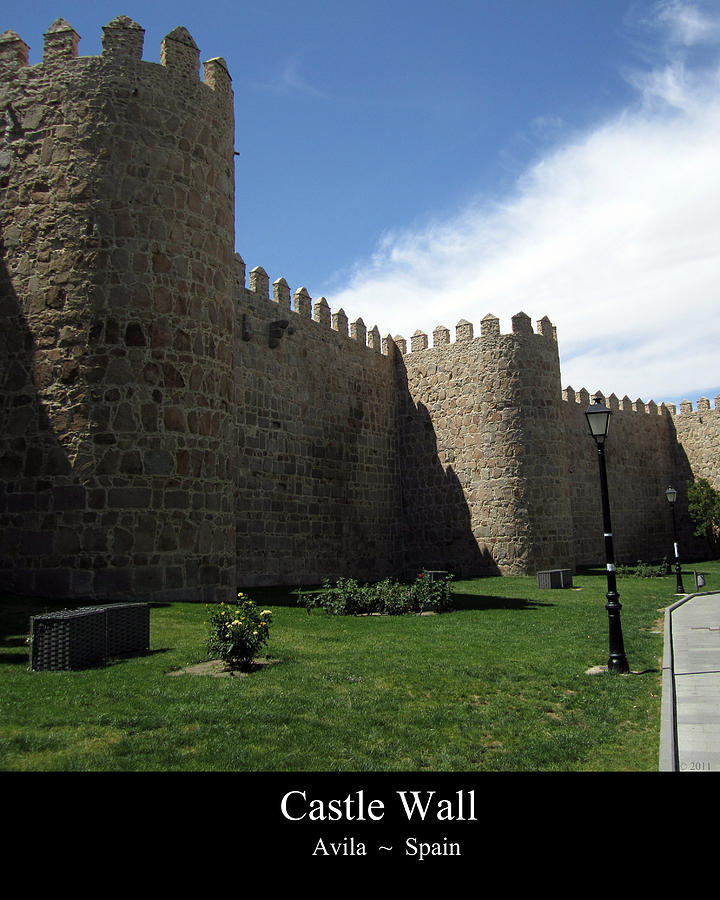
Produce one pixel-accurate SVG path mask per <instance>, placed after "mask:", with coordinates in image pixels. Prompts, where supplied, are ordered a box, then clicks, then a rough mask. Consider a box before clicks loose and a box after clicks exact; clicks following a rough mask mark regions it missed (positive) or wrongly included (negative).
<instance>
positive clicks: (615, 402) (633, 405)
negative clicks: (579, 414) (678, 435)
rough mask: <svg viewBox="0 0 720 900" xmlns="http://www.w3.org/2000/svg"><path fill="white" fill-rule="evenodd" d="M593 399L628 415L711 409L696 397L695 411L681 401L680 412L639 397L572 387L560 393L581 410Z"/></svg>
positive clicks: (718, 400) (718, 402) (717, 404)
mask: <svg viewBox="0 0 720 900" xmlns="http://www.w3.org/2000/svg"><path fill="white" fill-rule="evenodd" d="M594 397H600V398H601V399H602V401H603V403H604V404H605V405H606V406H607V408H608V409H609V410H612V411H613V412H629V413H646V414H648V415H660V416H662V415H664V414H666V413H667V414H668V415H671V416H690V415H693V414H699V413H703V412H707V411H709V410H710V409H711V406H710V400H708V399H707V398H706V397H698V400H697V410H693V404H692V401H691V400H683V401H682V403H681V404H680V410H679V411H678V408H677V406H676V405H675V404H674V403H665V402H662V403H660V404H659V405H658V404H657V403H656V402H655V401H654V400H648V401H647V402H645V401H644V400H642V399H640V398H639V397H638V398H637V399H636V400H631V399H630V398H629V397H628V396H627V394H626V395H625V396H624V397H622V399H618V397H617V395H616V394H607V395H606V394H603V392H602V391H593V393H592V394H590V393H589V392H588V391H587V390H586V389H585V388H582V389H581V390H579V391H575V390H574V389H573V388H572V387H570V386H568V387H566V388H565V389H564V390H563V392H562V398H563V400H564V401H566V402H567V403H578V404H580V406H582V407H583V409H586V408H587V407H588V406H589V405H590V402H591V400H592V399H593V398H594ZM714 409H715V410H718V411H720V394H718V396H717V397H715V400H714Z"/></svg>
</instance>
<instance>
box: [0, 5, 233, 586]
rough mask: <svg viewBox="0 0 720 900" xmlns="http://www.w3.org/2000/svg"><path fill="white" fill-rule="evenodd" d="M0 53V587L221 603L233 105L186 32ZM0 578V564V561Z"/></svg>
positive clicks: (7, 44) (115, 34)
mask: <svg viewBox="0 0 720 900" xmlns="http://www.w3.org/2000/svg"><path fill="white" fill-rule="evenodd" d="M143 35H144V32H143V30H142V29H141V28H140V26H138V25H136V24H135V23H134V22H131V21H130V20H129V19H126V18H124V17H121V18H120V19H116V20H114V21H113V22H111V23H109V25H107V26H106V27H105V28H104V34H103V52H102V55H101V56H100V57H84V58H83V57H78V56H77V48H78V36H77V35H76V34H75V32H74V31H73V29H72V28H71V27H70V26H69V25H68V24H67V23H66V22H64V21H63V20H59V21H58V22H56V23H55V24H54V25H53V26H52V27H51V28H50V30H49V31H48V33H47V34H46V36H45V51H44V56H43V61H42V62H41V63H39V64H37V65H34V66H28V65H27V47H26V45H25V44H24V42H23V41H22V40H20V39H19V38H18V37H17V35H13V34H12V33H6V34H5V35H3V38H2V40H1V41H0V65H2V70H3V71H2V78H1V79H0V85H1V90H2V101H3V108H4V109H6V110H7V113H6V123H7V125H6V131H5V135H4V141H3V146H2V150H1V151H0V179H1V180H2V189H3V190H2V241H3V261H2V265H3V269H2V272H1V273H0V278H1V279H2V282H3V288H4V289H3V296H2V301H1V302H2V317H3V325H4V326H5V327H4V346H3V376H4V384H3V392H2V413H1V415H2V421H1V422H0V426H1V430H0V434H1V437H0V441H1V442H2V446H1V449H0V475H1V476H2V489H1V490H2V499H1V502H2V509H3V513H4V520H3V528H2V538H1V540H2V559H3V561H4V566H5V568H6V572H5V574H4V576H3V577H4V580H5V584H6V586H8V587H10V588H12V589H14V590H17V591H18V592H25V593H42V592H49V593H61V594H69V595H72V596H84V595H87V596H95V595H104V596H115V595H123V594H126V593H138V594H150V595H152V596H156V597H167V598H183V597H190V596H193V597H197V596H198V594H200V595H202V594H203V590H204V588H206V587H207V589H208V591H210V592H211V593H212V595H213V596H217V595H218V593H220V594H223V593H227V594H229V593H230V592H231V591H232V589H233V588H234V582H235V574H234V565H235V560H234V555H233V552H232V549H229V548H228V547H227V546H226V541H227V538H228V536H229V535H232V534H234V524H235V516H234V507H233V502H232V495H233V484H234V478H235V471H234V461H235V459H234V453H233V452H232V449H231V448H234V446H235V414H234V410H235V403H234V394H233V390H234V383H233V377H232V371H233V353H234V343H235V335H234V323H235V317H234V309H233V302H234V301H233V296H232V264H233V244H234V216H233V214H234V209H233V207H234V184H233V177H234V176H233V139H234V128H233V103H232V89H231V83H230V77H229V75H228V73H227V70H226V67H225V65H224V63H223V61H222V60H219V59H217V60H212V61H210V62H209V63H206V64H205V81H204V83H203V82H201V81H200V79H199V54H198V49H197V47H196V46H195V44H194V42H193V41H192V38H191V37H190V35H189V34H188V33H187V32H186V31H185V29H176V30H175V31H174V32H172V33H171V34H169V35H168V36H167V37H166V38H165V40H164V42H163V47H162V60H163V63H162V64H154V63H147V62H143V61H142V59H141V55H142V45H143ZM8 568H9V569H10V570H11V571H9V572H8V571H7V569H8Z"/></svg>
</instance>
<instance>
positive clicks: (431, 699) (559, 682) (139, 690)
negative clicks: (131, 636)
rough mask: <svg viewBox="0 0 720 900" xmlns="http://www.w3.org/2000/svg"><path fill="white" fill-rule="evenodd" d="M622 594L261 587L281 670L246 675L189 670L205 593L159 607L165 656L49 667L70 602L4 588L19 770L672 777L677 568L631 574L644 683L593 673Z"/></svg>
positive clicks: (597, 578)
mask: <svg viewBox="0 0 720 900" xmlns="http://www.w3.org/2000/svg"><path fill="white" fill-rule="evenodd" d="M701 568H702V571H704V572H707V573H708V576H709V577H708V584H707V588H706V589H708V590H712V589H713V588H715V587H717V586H718V585H720V562H712V563H706V564H703V565H702V567H701ZM690 582H691V578H690V577H689V576H688V580H687V583H686V587H688V583H690ZM605 590H606V583H605V575H604V571H603V570H600V569H599V570H596V571H594V570H591V571H587V572H585V573H583V574H579V575H576V576H575V577H574V587H573V588H572V589H565V590H551V591H548V590H543V591H540V590H538V589H537V584H536V579H534V578H513V577H504V578H485V579H477V580H473V581H459V582H455V584H454V593H455V600H456V610H455V611H453V612H450V613H445V614H441V615H430V616H398V617H378V616H370V617H358V618H348V617H335V616H328V615H326V614H325V613H323V612H321V611H319V610H315V611H313V612H312V613H311V614H308V613H307V612H306V611H305V609H303V608H301V607H299V606H297V604H296V602H295V597H294V596H293V595H292V594H291V593H290V592H289V591H283V590H279V589H276V590H270V589H265V590H256V591H250V592H249V593H250V595H251V597H252V598H253V599H255V600H256V601H257V602H258V603H259V604H262V606H267V607H268V608H271V609H272V611H273V626H272V630H271V636H270V642H269V644H268V646H267V648H266V651H267V654H268V656H269V657H270V658H272V659H273V660H276V662H274V663H273V664H272V665H268V666H266V667H263V668H262V669H260V670H258V671H256V672H254V673H252V674H250V675H246V676H235V677H229V678H228V677H224V678H217V677H211V676H208V675H205V676H194V675H187V674H181V675H177V676H175V677H171V675H170V673H172V672H173V671H178V670H179V669H183V668H185V667H187V666H190V665H192V664H194V663H197V662H201V661H203V660H204V659H206V656H205V647H204V642H205V638H206V631H207V629H206V626H205V624H204V622H205V620H206V619H207V614H208V611H207V609H206V608H205V606H204V605H203V604H189V603H187V604H169V605H157V606H153V608H152V610H151V652H150V653H149V654H148V655H146V656H141V657H135V658H131V659H124V660H119V661H113V662H112V663H111V664H110V665H108V666H106V667H104V668H100V669H93V670H86V671H82V672H32V671H29V669H28V655H27V646H26V645H25V637H26V635H27V632H28V630H29V626H28V620H29V616H30V615H32V614H37V613H40V612H44V611H46V610H48V609H51V608H52V606H51V605H50V604H47V603H45V604H43V603H38V602H37V601H25V602H24V603H23V602H20V601H18V600H11V599H8V598H5V599H4V600H3V601H2V602H1V605H0V641H1V642H2V650H1V652H0V678H2V694H1V695H0V769H2V770H4V771H105V772H107V771H221V772H227V771H245V772H250V771H267V772H281V771H296V772H297V771H308V772H310V771H318V772H327V771H338V772H340V771H345V772H382V771H388V772H389V771H430V772H442V771H446V772H452V771H455V772H459V771H473V772H481V771H482V772H498V771H618V770H619V771H656V770H657V765H658V749H659V728H660V695H661V660H662V652H663V636H662V618H663V616H662V610H663V609H664V608H665V607H667V606H669V605H670V604H671V603H673V602H674V601H675V599H676V597H675V594H674V591H675V579H674V576H672V575H669V576H666V577H664V578H634V577H633V578H631V577H623V578H620V579H619V580H618V590H619V592H620V600H621V603H622V604H623V608H622V624H623V631H624V636H625V649H626V652H627V656H628V659H629V662H630V668H631V670H632V674H630V675H627V676H622V675H617V674H612V673H611V674H608V673H605V674H603V675H589V674H586V671H587V670H588V669H590V668H591V667H594V666H598V665H604V664H606V663H607V655H608V625H607V613H606V611H605Z"/></svg>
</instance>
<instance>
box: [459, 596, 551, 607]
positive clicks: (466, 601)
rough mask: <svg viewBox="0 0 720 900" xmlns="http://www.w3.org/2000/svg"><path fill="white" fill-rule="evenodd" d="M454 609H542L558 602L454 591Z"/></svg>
mask: <svg viewBox="0 0 720 900" xmlns="http://www.w3.org/2000/svg"><path fill="white" fill-rule="evenodd" d="M452 600H453V609H455V610H468V609H480V610H482V609H514V610H529V609H542V608H546V607H549V606H557V604H556V603H547V602H543V601H540V600H528V599H526V598H521V597H499V596H495V595H492V594H490V595H485V594H460V593H453V596H452Z"/></svg>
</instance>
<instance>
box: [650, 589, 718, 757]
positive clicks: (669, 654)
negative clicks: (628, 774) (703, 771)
mask: <svg viewBox="0 0 720 900" xmlns="http://www.w3.org/2000/svg"><path fill="white" fill-rule="evenodd" d="M712 594H720V591H701V592H698V593H695V594H686V595H685V596H683V597H681V599H680V600H678V601H676V602H675V603H673V604H672V605H671V606H668V607H667V608H666V609H665V631H664V639H663V640H664V646H663V666H662V701H661V712H660V756H659V764H658V769H659V771H660V772H677V771H678V769H679V757H678V741H677V697H676V692H675V660H674V652H673V641H672V614H673V612H674V611H675V610H676V609H677V608H678V607H680V606H683V605H684V604H685V603H687V602H688V601H689V600H692V599H693V598H694V597H707V596H710V595H712Z"/></svg>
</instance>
